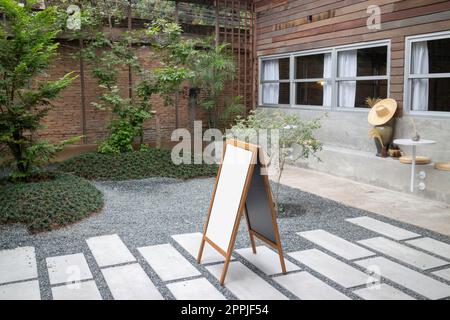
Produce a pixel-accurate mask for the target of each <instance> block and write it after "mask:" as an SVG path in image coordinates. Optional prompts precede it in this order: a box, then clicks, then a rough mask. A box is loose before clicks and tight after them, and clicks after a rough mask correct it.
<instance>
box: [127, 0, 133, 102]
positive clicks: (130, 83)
mask: <svg viewBox="0 0 450 320" xmlns="http://www.w3.org/2000/svg"><path fill="white" fill-rule="evenodd" d="M127 11H128V12H127V16H128V31H129V32H130V31H131V29H132V27H133V26H132V16H131V0H128V10H127ZM132 46H133V44H132V43H130V48H131V47H132ZM132 71H133V70H132V69H131V66H128V97H129V98H130V99H132V98H133V74H132Z"/></svg>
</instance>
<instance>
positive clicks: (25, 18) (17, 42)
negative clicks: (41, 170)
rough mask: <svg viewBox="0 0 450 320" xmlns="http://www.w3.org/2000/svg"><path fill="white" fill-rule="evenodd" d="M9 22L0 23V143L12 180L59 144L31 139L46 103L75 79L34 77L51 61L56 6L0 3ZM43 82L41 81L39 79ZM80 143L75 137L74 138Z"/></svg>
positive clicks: (54, 47)
mask: <svg viewBox="0 0 450 320" xmlns="http://www.w3.org/2000/svg"><path fill="white" fill-rule="evenodd" d="M0 11H2V12H3V13H4V14H5V16H6V17H7V18H8V23H5V24H0V48H1V51H0V74H1V75H0V145H6V146H7V147H8V149H9V152H10V154H11V155H12V157H13V163H14V165H15V168H16V169H15V170H14V171H13V172H12V176H13V177H14V178H27V177H29V176H30V175H32V174H33V169H34V167H36V166H40V165H43V164H45V163H47V162H48V160H49V159H50V158H51V157H53V156H54V154H55V153H56V152H58V151H60V150H61V149H62V148H63V146H64V145H66V144H68V143H72V142H74V141H76V140H77V138H74V139H69V140H67V141H63V142H62V143H59V144H53V143H50V142H48V141H43V140H41V141H39V140H36V139H35V135H34V133H35V132H36V131H37V130H38V129H40V128H41V127H42V125H41V120H42V119H43V118H44V117H45V116H46V115H47V113H48V111H49V110H50V109H51V108H52V105H51V100H52V99H54V98H56V97H57V96H58V95H59V93H60V92H61V91H62V90H63V89H65V88H67V87H68V86H69V85H70V83H71V82H72V81H73V80H74V78H75V77H74V76H73V75H72V74H71V73H69V74H66V75H65V76H63V77H62V78H61V79H59V80H55V81H48V80H45V79H38V76H42V75H43V74H44V73H45V71H46V70H47V69H48V67H49V65H50V62H51V61H52V60H53V59H54V58H55V55H56V51H57V48H58V43H57V42H56V37H57V35H58V34H59V33H60V32H61V25H60V23H61V19H59V14H58V12H57V10H56V8H55V7H48V8H47V9H45V10H42V11H40V12H37V13H36V12H34V11H33V9H32V2H31V3H29V4H26V5H25V6H23V7H22V6H20V5H19V3H18V1H12V0H0ZM41 78H44V77H41ZM78 139H79V138H78Z"/></svg>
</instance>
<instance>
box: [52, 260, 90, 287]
mask: <svg viewBox="0 0 450 320" xmlns="http://www.w3.org/2000/svg"><path fill="white" fill-rule="evenodd" d="M46 261H47V269H48V276H49V278H50V284H58V283H66V282H74V281H81V280H87V279H92V273H91V270H89V266H88V264H87V262H86V258H85V257H84V255H83V254H82V253H76V254H69V255H65V256H57V257H51V258H47V259H46Z"/></svg>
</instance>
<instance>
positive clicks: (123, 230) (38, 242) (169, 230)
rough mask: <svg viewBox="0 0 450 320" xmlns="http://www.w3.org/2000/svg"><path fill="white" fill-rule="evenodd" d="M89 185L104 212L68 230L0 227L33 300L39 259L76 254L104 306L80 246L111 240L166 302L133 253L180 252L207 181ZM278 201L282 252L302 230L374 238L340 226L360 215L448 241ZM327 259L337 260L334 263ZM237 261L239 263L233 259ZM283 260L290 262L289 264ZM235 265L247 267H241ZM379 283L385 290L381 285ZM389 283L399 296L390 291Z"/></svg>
mask: <svg viewBox="0 0 450 320" xmlns="http://www.w3.org/2000/svg"><path fill="white" fill-rule="evenodd" d="M95 184H96V186H97V187H98V188H99V189H100V190H102V192H103V193H104V196H105V203H106V206H105V208H104V209H103V210H102V212H100V213H99V214H96V215H94V216H92V217H90V218H87V219H85V220H83V221H81V222H79V223H76V224H74V225H71V226H69V227H66V228H63V229H59V230H55V231H52V232H47V233H40V234H35V235H33V234H29V233H28V232H27V231H26V229H25V228H23V227H22V226H20V225H8V226H0V249H10V248H15V247H18V246H34V247H36V255H37V260H38V272H39V279H40V283H41V294H42V297H43V298H44V299H50V298H51V291H50V285H49V280H48V274H47V268H46V263H45V258H47V257H52V256H57V255H65V254H72V253H79V252H83V253H84V254H85V256H86V259H87V261H88V264H89V266H90V268H91V271H92V273H93V275H94V278H95V279H96V282H97V286H98V287H99V289H100V292H101V294H102V297H103V298H104V299H111V298H112V297H111V294H110V292H109V290H108V288H107V285H106V282H105V281H104V278H103V276H102V274H101V272H100V269H99V268H98V266H97V264H96V263H95V260H94V258H93V256H92V254H91V252H90V251H89V248H88V246H87V244H86V242H85V239H86V238H89V237H93V236H99V235H106V234H113V233H116V234H118V235H119V236H120V238H121V239H122V241H124V242H125V244H126V245H127V247H128V248H129V249H130V251H131V252H132V253H133V255H134V256H135V257H136V258H137V260H138V262H139V263H140V264H141V266H143V267H144V269H145V271H146V272H147V273H148V274H149V276H150V278H151V279H152V280H153V281H154V282H155V284H156V285H157V286H158V288H159V289H160V291H161V292H162V293H163V295H164V296H165V297H166V298H173V297H172V295H171V294H170V292H169V291H168V290H167V288H166V286H165V285H164V284H163V283H161V281H160V280H159V279H158V277H157V276H156V274H155V273H154V272H153V270H151V268H150V267H149V266H148V264H147V263H146V262H145V260H144V259H143V258H142V256H141V255H140V254H139V252H138V251H137V248H138V247H141V246H148V245H155V244H162V243H168V242H170V243H172V244H173V245H174V246H175V247H177V248H178V249H180V247H179V246H178V244H176V243H175V242H174V241H173V240H172V239H171V235H174V234H180V233H191V232H201V230H202V227H203V223H204V219H205V217H206V213H207V210H208V207H209V201H210V197H211V192H212V187H213V184H214V179H213V178H208V179H194V180H189V181H180V180H176V179H168V178H151V179H143V180H131V181H123V182H96V183H95ZM280 200H281V202H282V203H284V205H285V209H286V212H285V213H282V214H280V216H279V219H278V221H279V227H280V233H281V239H282V242H283V248H284V250H285V252H290V251H297V250H304V249H311V248H314V247H315V246H314V244H312V243H311V242H308V241H307V240H305V239H302V238H301V237H299V236H298V235H296V232H300V231H305V230H312V229H324V230H327V231H329V232H331V233H333V234H336V235H338V236H340V237H343V238H345V239H347V240H352V241H356V240H361V239H366V238H370V237H375V236H379V235H378V234H375V233H373V232H370V231H368V230H365V229H363V228H361V227H358V226H355V225H353V224H351V223H348V222H346V221H345V219H347V218H351V217H358V216H363V215H366V216H372V217H374V218H376V219H378V220H382V221H385V222H388V223H391V224H393V225H397V226H399V227H402V228H406V229H408V230H411V231H413V232H416V233H419V234H421V235H424V236H430V237H432V238H435V239H438V240H441V241H444V242H447V243H450V239H449V238H448V237H445V236H442V235H440V234H437V233H433V232H431V231H427V230H425V229H421V228H417V227H414V226H411V225H405V224H403V223H399V222H397V221H394V220H390V219H387V218H384V217H382V216H378V215H376V214H373V213H370V212H365V211H363V210H359V209H355V208H350V207H346V206H344V205H341V204H339V203H336V202H334V201H331V200H328V199H324V198H320V197H318V196H315V195H312V194H308V193H305V192H301V191H299V190H296V189H291V188H288V187H284V186H282V187H281V193H280ZM242 222H243V223H242V224H241V230H240V232H239V236H238V238H237V243H236V247H237V248H240V247H248V246H249V241H248V236H247V230H246V225H245V222H244V220H243V221H242ZM322 250H323V249H322ZM180 251H181V250H180ZM330 254H332V253H330ZM186 257H187V258H188V259H190V260H191V261H192V262H194V261H193V259H192V258H191V257H188V256H187V255H186ZM335 257H336V258H338V259H341V258H339V257H337V256H335ZM238 259H240V258H239V257H238ZM240 260H241V259H240ZM290 260H291V261H292V262H294V263H297V262H295V260H292V259H290ZM241 261H242V260H241ZM243 262H244V263H245V264H247V263H246V262H245V261H243ZM297 264H298V263H297ZM247 265H248V264H247ZM249 267H252V266H249ZM302 268H303V269H305V270H308V271H310V272H311V273H312V274H314V275H315V276H317V277H319V278H321V279H322V280H324V281H325V282H327V283H328V284H330V285H332V286H335V287H336V285H335V284H334V283H332V282H330V281H329V280H327V279H326V278H324V277H322V276H321V275H320V274H317V273H315V272H314V271H313V270H309V269H308V268H307V267H305V266H302ZM199 269H200V271H201V272H202V274H203V275H204V276H205V277H207V278H208V279H210V280H211V281H212V282H213V283H214V284H216V285H217V287H218V288H219V287H220V286H218V283H217V281H216V280H215V278H212V277H211V276H210V275H209V274H208V272H206V269H204V268H203V267H199ZM252 269H253V270H254V271H255V272H257V273H258V274H259V275H261V276H263V277H264V278H266V279H267V280H268V281H269V282H270V283H271V284H272V285H274V286H275V287H277V288H278V289H280V291H282V292H283V293H285V294H286V295H287V296H289V297H291V298H294V296H292V294H290V293H289V292H287V291H286V290H284V289H283V288H281V287H279V286H278V285H277V284H276V283H275V282H274V281H273V280H272V279H270V278H268V277H266V276H264V275H263V274H262V273H261V272H259V271H258V270H255V269H254V268H253V267H252ZM417 271H420V270H417ZM431 271H432V270H431ZM427 274H429V272H427ZM386 282H387V283H389V281H386ZM390 284H391V285H393V286H394V287H397V288H399V289H401V290H402V291H405V290H404V289H403V288H401V287H398V286H397V285H396V284H393V283H390ZM336 288H337V289H338V290H340V291H341V292H344V293H345V294H347V295H349V296H351V297H353V298H357V297H356V296H355V295H353V294H352V293H351V291H353V290H354V289H352V290H345V289H342V288H340V287H336ZM221 290H222V292H223V293H224V294H225V295H226V296H227V297H228V298H234V297H233V295H232V294H231V293H230V292H229V291H227V290H226V289H221ZM405 292H407V293H408V294H410V295H412V296H415V297H416V298H419V299H420V298H422V297H420V296H417V295H416V294H415V293H414V292H409V291H405Z"/></svg>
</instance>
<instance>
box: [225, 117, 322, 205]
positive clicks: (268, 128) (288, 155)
mask: <svg viewBox="0 0 450 320" xmlns="http://www.w3.org/2000/svg"><path fill="white" fill-rule="evenodd" d="M319 128H320V119H314V120H311V121H304V120H302V119H300V117H299V116H297V115H295V114H293V113H284V112H270V111H265V110H263V111H261V110H257V111H252V112H251V113H250V115H249V116H248V117H247V118H240V117H238V119H237V121H236V124H235V125H234V126H233V127H232V128H231V130H230V132H229V137H232V138H238V139H241V140H247V141H250V142H254V143H257V142H258V139H261V138H267V150H264V151H265V152H267V155H268V156H269V162H270V163H271V165H275V166H277V167H278V170H277V171H278V172H277V177H276V182H277V188H276V190H275V192H274V193H275V203H276V204H277V206H279V203H278V196H279V185H280V180H281V176H282V174H283V169H284V165H285V164H286V161H287V160H288V159H290V160H291V161H297V160H299V159H307V158H309V157H311V156H315V154H316V153H317V152H318V151H320V150H321V149H322V143H321V142H320V141H319V140H318V139H317V138H316V137H315V131H316V130H317V129H319ZM273 130H276V131H277V133H278V135H275V137H276V138H278V139H277V140H276V141H274V140H272V134H271V133H272V131H273ZM261 132H263V133H267V136H263V137H261V136H258V134H260V133H261ZM271 151H274V152H275V153H271ZM279 209H281V208H279Z"/></svg>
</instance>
